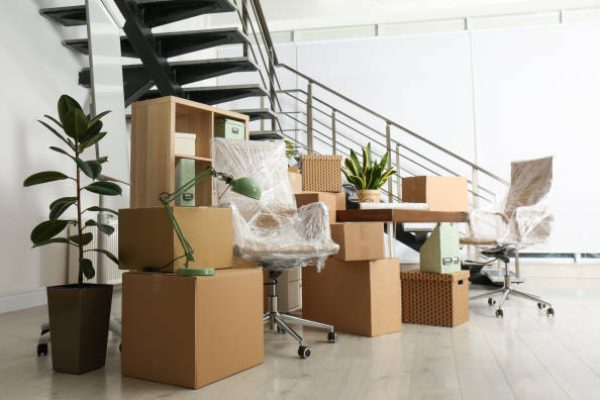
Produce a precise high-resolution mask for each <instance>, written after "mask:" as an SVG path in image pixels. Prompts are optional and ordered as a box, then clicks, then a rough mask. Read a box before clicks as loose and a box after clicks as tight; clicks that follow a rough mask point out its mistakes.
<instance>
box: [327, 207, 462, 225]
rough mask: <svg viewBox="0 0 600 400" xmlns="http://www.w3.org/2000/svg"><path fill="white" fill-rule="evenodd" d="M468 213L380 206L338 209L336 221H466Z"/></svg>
mask: <svg viewBox="0 0 600 400" xmlns="http://www.w3.org/2000/svg"><path fill="white" fill-rule="evenodd" d="M468 220H469V214H467V213H465V212H453V211H428V210H401V209H394V208H381V209H370V210H340V211H338V212H337V221H338V222H393V223H404V222H415V223H416V222H467V221H468Z"/></svg>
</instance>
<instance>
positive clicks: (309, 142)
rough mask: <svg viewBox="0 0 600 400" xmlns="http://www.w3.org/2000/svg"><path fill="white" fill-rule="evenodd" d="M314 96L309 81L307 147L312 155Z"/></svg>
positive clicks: (307, 88) (307, 95) (307, 89)
mask: <svg viewBox="0 0 600 400" xmlns="http://www.w3.org/2000/svg"><path fill="white" fill-rule="evenodd" d="M312 112H313V95H312V82H311V81H308V85H307V87H306V147H307V148H308V152H309V153H312V152H313V151H314V148H313V117H312Z"/></svg>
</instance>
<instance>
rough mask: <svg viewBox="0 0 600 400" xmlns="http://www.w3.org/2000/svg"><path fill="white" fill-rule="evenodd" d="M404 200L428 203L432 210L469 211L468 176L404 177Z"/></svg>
mask: <svg viewBox="0 0 600 400" xmlns="http://www.w3.org/2000/svg"><path fill="white" fill-rule="evenodd" d="M402 201H403V202H406V203H427V205H428V206H429V210H430V211H459V212H468V211H469V200H468V191H467V178H465V177H464V176H415V177H411V178H402Z"/></svg>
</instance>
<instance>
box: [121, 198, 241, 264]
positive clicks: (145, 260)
mask: <svg viewBox="0 0 600 400" xmlns="http://www.w3.org/2000/svg"><path fill="white" fill-rule="evenodd" d="M174 212H175V218H177V221H178V222H179V225H180V227H181V230H182V231H183V233H184V235H185V237H186V239H187V240H188V241H189V243H190V245H191V246H192V248H193V249H194V258H195V259H196V260H195V261H194V262H193V263H190V267H195V268H217V269H218V268H230V267H231V266H232V257H233V227H232V219H231V209H229V208H213V207H175V208H174ZM182 255H184V252H183V248H182V247H181V244H180V243H179V239H178V238H177V235H176V234H175V231H174V230H173V226H172V225H171V221H170V220H169V217H168V215H167V213H166V211H165V209H164V207H147V208H127V209H121V210H119V268H121V269H130V270H135V269H142V268H145V267H151V268H156V269H157V270H160V272H175V271H177V270H178V269H180V268H182V267H183V265H184V261H185V259H184V258H180V259H178V260H176V261H175V262H173V263H171V262H172V261H173V260H174V259H175V258H177V257H180V256H182ZM161 267H162V268H161Z"/></svg>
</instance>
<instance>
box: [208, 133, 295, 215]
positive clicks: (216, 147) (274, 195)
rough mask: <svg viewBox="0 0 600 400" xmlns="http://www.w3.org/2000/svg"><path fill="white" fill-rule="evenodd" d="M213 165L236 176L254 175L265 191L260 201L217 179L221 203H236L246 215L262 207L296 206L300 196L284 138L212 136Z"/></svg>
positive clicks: (219, 170) (287, 207) (249, 176)
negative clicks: (292, 178) (291, 178)
mask: <svg viewBox="0 0 600 400" xmlns="http://www.w3.org/2000/svg"><path fill="white" fill-rule="evenodd" d="M212 160H213V167H214V169H215V170H216V171H217V172H223V173H226V174H229V175H231V176H233V177H234V178H241V177H248V178H253V179H254V180H255V181H256V182H257V183H258V186H259V187H260V190H261V192H262V195H261V199H260V200H259V201H257V200H252V199H249V198H247V197H244V196H242V195H239V194H237V193H234V192H232V191H230V190H229V191H226V188H227V185H226V184H225V183H224V182H221V181H216V184H215V186H216V190H217V196H220V198H219V205H223V204H227V203H233V204H235V205H236V206H237V208H238V210H239V211H240V212H241V213H242V215H244V216H245V217H246V218H249V217H250V216H252V215H254V214H255V213H256V212H257V211H259V210H261V209H269V210H280V211H286V210H296V200H295V197H294V194H293V192H292V187H291V185H290V182H289V179H288V175H287V166H288V164H287V159H286V157H285V144H284V143H283V141H247V140H231V139H222V138H215V139H213V140H212Z"/></svg>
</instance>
